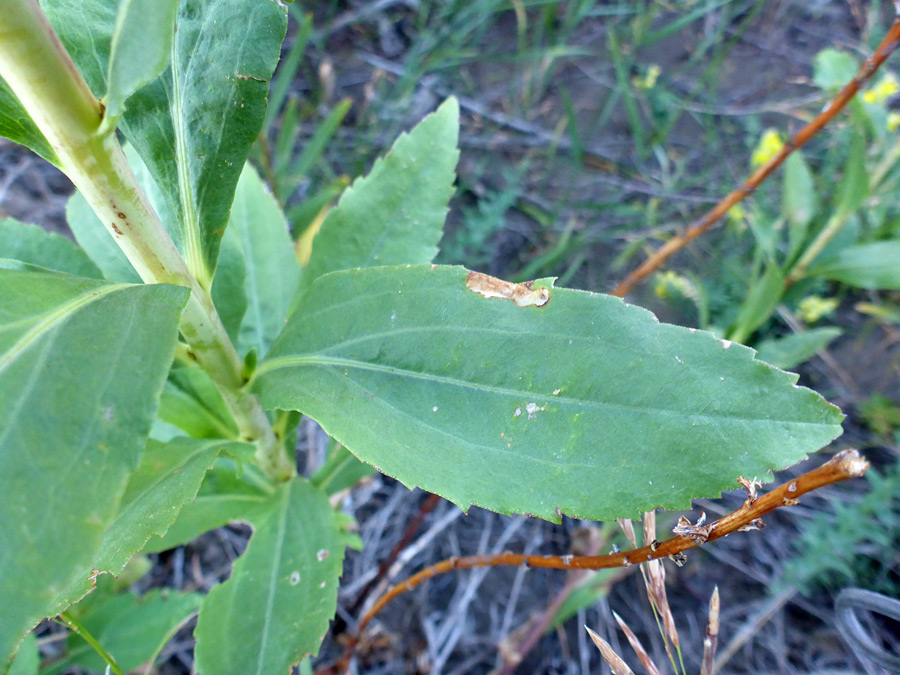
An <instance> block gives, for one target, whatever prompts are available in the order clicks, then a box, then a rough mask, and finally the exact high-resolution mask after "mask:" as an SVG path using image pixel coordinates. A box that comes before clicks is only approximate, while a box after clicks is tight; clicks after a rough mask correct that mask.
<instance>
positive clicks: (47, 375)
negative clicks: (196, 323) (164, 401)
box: [0, 270, 188, 667]
mask: <svg viewBox="0 0 900 675" xmlns="http://www.w3.org/2000/svg"><path fill="white" fill-rule="evenodd" d="M187 295H188V290H187V289H185V288H179V287H175V286H162V285H157V286H129V285H124V284H112V285H111V284H106V283H103V282H100V281H97V280H93V279H81V278H78V277H72V276H68V275H63V274H54V273H44V274H41V273H31V272H16V271H10V270H0V494H2V495H3V499H2V500H0V532H2V533H3V545H2V546H0V607H3V612H2V621H0V667H5V666H6V665H7V660H8V658H9V656H10V654H11V653H12V651H13V650H14V649H15V646H16V644H17V643H18V642H19V641H20V640H21V639H22V637H23V636H24V635H25V633H26V632H27V631H28V630H30V629H31V628H32V627H33V626H34V625H35V624H36V623H37V622H38V621H40V620H41V619H42V618H44V617H45V616H47V615H48V614H49V613H50V612H52V611H53V608H54V601H55V598H56V596H57V595H59V593H60V592H61V591H62V590H63V589H64V588H66V587H68V586H69V585H71V584H72V583H74V582H75V580H76V579H77V578H78V576H79V575H83V574H84V573H85V570H90V569H91V563H92V562H93V560H94V557H95V555H96V553H97V551H98V550H99V548H100V544H101V541H102V538H103V533H104V531H105V530H106V528H107V526H108V525H109V524H110V523H111V522H112V521H113V519H114V517H115V516H116V513H117V511H118V506H119V501H120V499H121V497H122V494H123V492H124V490H125V487H126V485H127V482H128V479H129V476H130V475H131V473H132V472H133V471H134V469H135V468H136V467H137V465H138V462H139V460H140V456H141V451H142V449H143V447H144V443H145V441H146V438H147V433H148V432H149V430H150V425H151V422H152V421H153V418H154V415H155V413H156V407H157V402H158V398H159V394H160V391H161V390H162V387H163V383H164V382H165V377H166V372H167V371H168V369H169V365H170V364H171V362H172V356H173V353H174V348H175V340H176V335H177V328H178V321H179V318H180V315H181V310H182V309H183V307H184V305H185V303H186V302H187Z"/></svg>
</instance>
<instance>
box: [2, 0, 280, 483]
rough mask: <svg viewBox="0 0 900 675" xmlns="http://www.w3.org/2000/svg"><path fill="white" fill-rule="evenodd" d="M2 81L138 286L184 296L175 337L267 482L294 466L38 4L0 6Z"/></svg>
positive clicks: (20, 1)
mask: <svg viewBox="0 0 900 675" xmlns="http://www.w3.org/2000/svg"><path fill="white" fill-rule="evenodd" d="M0 76H2V77H3V79H5V80H6V82H7V83H8V84H9V86H10V87H11V88H12V90H13V92H14V93H15V94H16V96H17V97H18V99H19V101H20V102H21V103H22V105H23V106H24V107H25V109H26V110H27V111H28V114H29V115H30V116H31V118H32V119H33V120H34V122H35V124H37V126H38V128H39V129H40V130H41V132H42V133H43V134H44V136H45V137H46V138H47V140H48V141H49V143H50V145H51V146H52V147H53V149H54V151H55V152H56V155H57V157H58V158H59V161H60V168H61V169H62V170H63V171H64V172H65V173H66V175H68V176H69V178H70V179H71V180H72V182H73V183H74V184H75V186H76V187H77V188H78V190H79V192H81V194H82V195H84V197H85V199H86V200H87V201H88V203H89V204H90V205H91V207H92V208H93V209H94V212H95V213H96V214H97V217H98V218H99V219H100V221H101V222H102V223H103V224H104V226H105V227H106V229H107V231H108V232H109V233H110V235H111V236H112V237H113V238H114V239H115V241H116V243H117V244H118V245H119V247H120V248H121V249H122V251H123V252H124V253H125V255H126V256H127V257H128V260H129V261H130V262H131V264H132V265H133V266H134V268H135V270H136V271H137V272H138V274H139V275H140V277H141V279H143V280H144V282H146V283H151V284H157V283H165V284H175V285H178V286H187V287H188V288H190V289H191V296H190V299H189V300H188V304H187V307H186V308H185V310H184V313H183V314H182V317H181V324H180V329H181V333H182V335H183V336H184V339H185V340H186V341H187V343H188V345H189V347H190V351H189V354H190V356H191V358H193V359H194V360H195V361H196V362H197V363H198V364H199V365H200V366H201V367H202V368H204V370H206V371H207V372H208V373H209V375H210V377H211V378H212V379H213V381H215V383H216V385H217V386H218V388H219V391H220V392H221V394H222V396H223V398H224V399H225V402H226V404H227V405H228V408H229V410H230V412H231V414H232V415H233V416H234V418H235V421H236V422H237V425H238V428H239V429H240V433H241V437H242V439H243V440H245V441H248V442H254V443H256V444H257V454H256V458H257V461H258V463H259V465H260V467H261V468H262V469H263V471H265V473H266V474H267V475H269V477H270V478H272V479H274V480H285V479H287V478H289V477H290V476H292V475H293V474H294V467H293V465H292V463H291V462H290V461H289V460H288V458H287V456H286V454H285V453H284V451H283V449H282V448H281V446H280V445H279V443H278V442H277V439H276V438H275V434H274V433H273V432H272V426H271V424H269V421H268V418H267V417H266V415H265V413H264V412H263V410H262V408H261V407H260V405H259V401H258V400H257V399H256V398H255V397H254V396H252V395H250V394H248V393H247V392H246V391H245V390H244V389H243V386H244V381H243V375H242V364H241V360H240V358H239V357H238V354H237V351H236V350H235V348H234V346H233V345H232V344H231V341H230V340H229V339H228V335H227V333H226V332H225V328H224V327H223V326H222V322H221V320H220V319H219V316H218V314H217V312H216V310H215V307H214V306H213V303H212V300H211V298H210V296H209V293H207V292H206V291H205V290H204V289H203V288H201V286H200V285H199V284H198V282H197V280H196V279H195V278H194V276H193V275H192V274H191V273H190V272H189V270H188V268H187V266H186V264H185V262H184V259H183V258H182V257H181V254H180V253H179V252H178V249H177V248H176V247H175V244H174V243H173V242H172V239H171V238H170V237H169V235H168V233H167V232H166V231H165V228H164V227H163V225H162V223H161V222H160V220H159V217H158V216H157V214H156V212H155V211H154V210H153V208H152V207H151V206H150V204H149V202H148V200H147V198H146V196H145V195H144V193H143V191H142V190H141V188H140V186H139V184H138V182H137V179H136V178H135V176H134V173H133V172H132V170H131V167H130V166H129V165H128V161H127V160H126V159H125V154H124V153H123V152H122V148H121V146H120V145H119V142H118V140H117V138H116V135H115V133H112V132H111V133H109V134H99V133H98V129H99V128H100V123H101V122H102V120H103V107H102V105H101V104H100V102H99V101H97V99H96V98H94V96H93V94H92V93H91V91H90V89H89V88H88V86H87V84H86V83H85V81H84V79H83V78H82V77H81V75H80V74H79V72H78V70H77V68H76V67H75V64H74V63H73V62H72V60H71V58H70V57H69V55H68V53H67V52H66V50H65V48H64V47H63V46H62V44H61V43H60V41H59V38H58V37H57V36H56V33H54V31H53V28H52V27H51V26H50V24H49V22H48V21H47V18H46V17H45V16H44V14H43V12H42V11H41V8H40V6H39V5H38V2H37V0H7V2H6V3H5V6H4V9H3V12H2V14H0Z"/></svg>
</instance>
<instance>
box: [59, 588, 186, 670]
mask: <svg viewBox="0 0 900 675" xmlns="http://www.w3.org/2000/svg"><path fill="white" fill-rule="evenodd" d="M91 600H93V598H92V597H89V598H87V601H86V602H85V603H80V604H79V605H78V608H81V604H86V605H88V606H87V607H85V608H83V609H84V615H83V616H82V617H81V618H80V622H81V624H82V625H83V626H84V627H85V629H86V630H87V631H88V632H89V633H90V634H91V635H92V636H93V637H94V638H95V639H96V640H97V641H98V642H99V643H100V644H101V645H103V648H104V649H106V651H107V652H109V654H110V655H111V656H112V657H113V658H114V659H115V660H116V663H118V664H119V667H120V668H122V671H123V672H126V673H131V672H137V669H138V667H139V666H142V665H143V664H145V663H146V662H148V661H150V660H152V659H154V658H155V657H156V655H157V654H159V652H160V651H161V650H162V648H163V647H164V646H165V644H166V643H167V642H168V641H169V640H171V639H172V638H173V637H174V636H175V633H176V632H177V630H178V628H179V627H180V626H181V625H182V624H184V622H185V620H186V619H188V618H189V617H190V616H191V614H193V613H194V612H195V611H197V608H198V607H199V606H200V604H201V602H202V601H203V596H202V595H200V594H199V593H178V592H175V591H173V590H171V589H168V588H157V589H153V590H151V591H148V592H147V593H145V594H144V595H140V596H138V595H135V594H133V593H121V594H117V595H110V596H106V597H102V598H98V601H97V602H90V601H91ZM68 647H69V651H68V652H67V653H66V655H65V657H64V658H63V659H62V660H60V661H56V662H54V663H53V665H52V666H51V667H50V668H49V669H47V670H46V671H45V672H44V675H55V674H56V673H60V672H62V671H64V670H65V669H66V668H71V667H80V668H85V669H88V670H91V671H92V672H97V673H101V672H104V671H105V668H106V663H105V662H104V661H103V660H102V659H101V658H100V656H99V655H98V654H97V652H95V651H94V650H93V649H92V648H91V647H90V646H89V645H88V644H87V643H85V641H84V640H82V639H81V638H80V637H79V636H78V635H70V636H69V639H68Z"/></svg>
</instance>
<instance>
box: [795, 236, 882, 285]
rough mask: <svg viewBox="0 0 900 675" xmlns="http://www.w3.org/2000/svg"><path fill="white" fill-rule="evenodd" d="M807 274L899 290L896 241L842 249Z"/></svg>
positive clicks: (846, 282) (848, 282) (847, 282)
mask: <svg viewBox="0 0 900 675" xmlns="http://www.w3.org/2000/svg"><path fill="white" fill-rule="evenodd" d="M809 276H819V277H824V278H826V279H830V280H832V281H841V282H843V283H845V284H848V285H850V286H856V287H857V288H868V289H872V290H877V289H884V290H896V289H900V241H896V240H891V241H876V242H872V243H869V244H858V245H856V246H851V247H850V248H845V249H843V250H841V251H839V252H838V253H837V255H834V256H832V257H830V258H828V259H827V260H826V261H825V262H824V263H822V264H821V265H818V266H817V267H814V268H813V269H811V270H809Z"/></svg>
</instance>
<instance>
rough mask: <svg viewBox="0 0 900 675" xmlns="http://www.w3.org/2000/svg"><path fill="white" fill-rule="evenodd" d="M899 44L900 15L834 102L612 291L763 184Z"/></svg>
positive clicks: (624, 289) (622, 289)
mask: <svg viewBox="0 0 900 675" xmlns="http://www.w3.org/2000/svg"><path fill="white" fill-rule="evenodd" d="M898 45H900V18H898V19H895V20H894V23H893V24H892V25H891V28H890V30H889V31H888V32H887V35H885V36H884V39H883V40H882V41H881V44H880V45H878V49H876V50H875V53H874V54H873V55H872V56H870V57H869V58H868V59H866V60H865V62H864V63H863V64H862V66H861V67H860V69H859V71H858V72H857V73H856V75H855V76H854V77H853V79H852V80H851V81H850V82H849V83H848V84H847V86H845V87H844V88H843V89H841V91H840V92H838V94H837V96H835V97H834V100H833V101H831V103H829V104H828V106H826V107H825V109H824V110H823V111H822V112H820V113H819V114H818V115H817V116H816V118H815V119H814V120H813V121H812V122H810V123H809V124H807V125H806V126H805V127H803V128H802V129H801V130H800V131H798V132H797V133H796V134H794V137H793V138H791V139H790V141H788V142H787V143H786V144H785V145H784V147H783V148H782V149H781V151H780V152H779V153H778V154H777V155H775V157H773V158H772V159H770V160H769V161H768V162H766V164H764V165H763V166H761V167H759V168H758V169H757V170H756V171H754V172H753V173H752V174H751V175H750V177H749V178H748V179H747V180H745V181H744V183H743V184H742V185H741V186H740V187H738V188H737V189H736V190H734V191H732V192H731V193H730V194H729V195H728V196H726V197H725V198H724V199H722V201H720V202H719V203H718V204H716V205H715V206H714V207H713V208H712V209H711V210H710V211H708V212H707V213H706V215H704V216H703V217H702V218H700V219H699V220H696V221H694V223H692V224H691V225H690V227H688V228H687V229H686V230H685V231H684V234H680V235H678V236H676V237H673V238H672V239H670V240H669V241H667V242H666V243H665V244H663V246H662V247H660V248H659V249H658V250H657V251H656V252H655V253H654V254H653V255H651V256H650V257H649V258H648V259H647V260H645V261H644V263H643V264H642V265H641V266H640V267H638V268H637V269H636V270H634V271H633V272H632V273H631V274H629V275H628V276H627V277H625V279H624V280H623V281H622V282H621V283H619V285H618V286H616V288H615V289H614V290H613V291H612V293H611V295H615V296H618V297H620V298H623V297H625V296H626V295H627V294H628V293H630V292H631V290H632V289H633V288H634V287H635V285H637V284H638V283H639V282H640V281H642V280H643V279H646V278H647V277H648V276H650V275H651V274H653V272H655V271H656V270H658V269H659V268H660V267H662V266H663V264H664V263H665V262H666V260H668V259H669V258H670V257H671V256H673V255H674V254H675V253H677V252H678V251H680V250H681V249H683V248H684V247H685V246H687V245H688V244H689V243H691V242H692V241H693V240H694V239H696V238H697V237H699V236H700V235H701V234H703V233H704V232H706V231H707V230H709V229H710V228H711V227H712V226H713V225H715V224H716V223H717V222H718V221H719V219H720V218H721V217H722V216H724V215H725V214H726V213H727V212H728V210H729V209H730V208H731V207H732V206H734V205H735V204H737V203H739V202H741V201H742V200H743V199H744V198H745V197H747V196H748V195H749V194H750V193H751V192H753V191H754V190H756V189H757V188H758V187H759V186H760V185H762V183H763V182H764V181H765V180H766V179H767V178H768V177H769V176H770V175H771V174H772V173H773V172H774V171H775V170H776V169H777V168H778V167H779V166H781V165H782V163H783V162H784V160H786V159H787V158H788V157H789V156H790V155H791V153H792V152H794V150H796V149H797V148H800V147H802V146H803V145H805V144H806V143H807V142H808V141H809V140H810V139H811V138H812V137H813V136H815V135H816V134H817V133H819V132H820V131H821V130H822V129H823V128H824V127H825V125H826V124H828V123H829V122H831V120H833V119H834V118H835V116H836V115H837V114H838V113H839V112H840V111H841V110H843V109H844V107H845V106H846V105H847V104H848V103H849V102H850V100H851V99H852V98H853V97H854V96H855V95H856V93H857V92H858V91H859V89H860V87H862V85H863V84H865V83H866V82H867V81H868V80H869V79H871V77H872V76H873V75H874V74H875V73H876V72H877V71H878V69H879V68H880V67H881V65H882V64H883V63H884V62H885V61H886V60H887V59H888V57H889V56H890V55H891V54H892V53H893V51H894V50H895V49H897V46H898Z"/></svg>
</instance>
